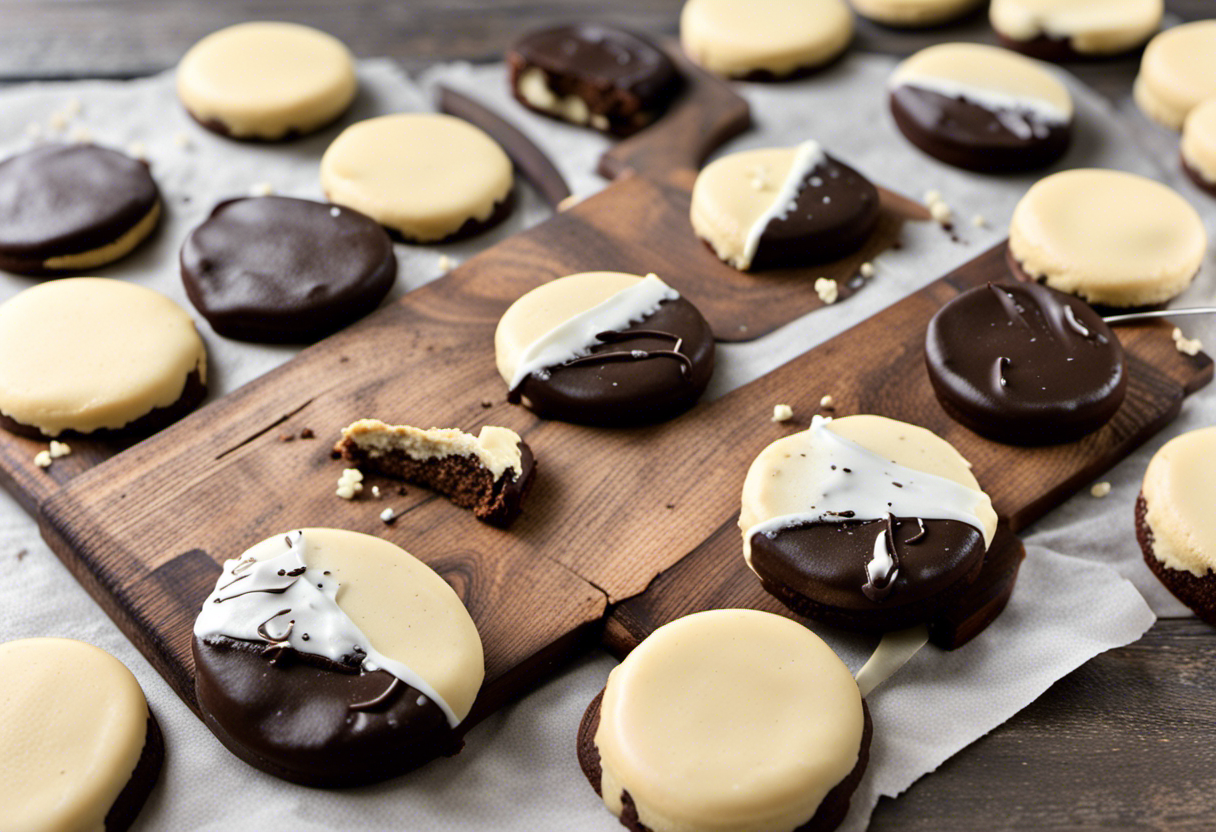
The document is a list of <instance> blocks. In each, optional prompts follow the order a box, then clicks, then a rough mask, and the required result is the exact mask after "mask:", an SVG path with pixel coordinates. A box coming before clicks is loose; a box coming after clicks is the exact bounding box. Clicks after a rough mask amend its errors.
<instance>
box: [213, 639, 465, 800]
mask: <svg viewBox="0 0 1216 832" xmlns="http://www.w3.org/2000/svg"><path fill="white" fill-rule="evenodd" d="M193 653H194V667H195V691H196V693H197V694H198V703H199V708H200V710H201V711H202V713H203V718H204V720H205V721H206V723H207V727H208V728H210V729H211V731H212V732H213V733H214V734H215V735H216V737H217V738H218V739H219V741H220V742H222V743H223V744H224V745H225V746H227V748H228V750H229V751H231V752H232V753H233V754H235V755H236V756H238V757H240V758H241V759H242V760H244V761H245V762H247V763H249V764H250V765H252V766H254V767H255V768H259V769H261V770H263V771H266V772H268V773H270V774H273V775H274V776H276V777H281V778H283V779H284V780H290V781H291V782H293V783H300V784H303V785H306V786H319V787H326V788H329V787H341V786H355V785H362V784H365V783H374V782H377V781H380V780H386V779H388V778H390V777H396V776H397V775H399V774H403V773H405V772H407V771H410V770H411V769H414V768H417V767H418V766H420V765H422V764H423V763H426V762H429V761H430V760H432V759H434V758H435V757H439V756H443V755H452V754H455V753H456V752H458V751H459V750H460V749H461V747H462V746H463V744H464V741H463V740H462V739H461V737H460V736H459V735H458V734H457V732H456V731H454V730H453V729H452V728H451V727H450V726H449V725H448V722H447V718H446V717H445V716H444V714H443V711H442V710H441V709H440V708H439V706H438V705H436V704H435V703H434V702H432V701H431V700H430V699H429V698H423V697H422V694H421V693H420V692H419V691H418V690H416V689H415V688H412V687H410V686H409V685H407V684H405V683H404V682H402V681H400V680H398V679H397V678H396V677H394V676H392V675H391V674H389V673H387V672H386V671H383V670H377V671H375V672H373V673H367V672H362V671H360V670H359V669H358V668H356V667H353V666H347V665H342V664H337V663H335V662H330V661H327V660H326V659H323V658H321V657H317V656H308V655H305V654H302V653H298V652H296V651H294V650H292V649H291V648H290V647H284V648H281V652H280V648H278V647H270V648H269V649H267V646H266V645H262V644H254V643H252V642H245V641H237V640H234V639H224V638H221V639H215V640H214V641H203V640H201V639H198V638H195V639H194V640H193ZM390 686H391V689H390ZM386 691H387V692H388V695H387V696H384V694H385V692H386ZM381 699H382V700H383V701H378V700H381ZM420 699H421V702H422V704H419V701H420ZM369 703H375V704H369ZM357 705H362V706H363V707H352V706H357Z"/></svg>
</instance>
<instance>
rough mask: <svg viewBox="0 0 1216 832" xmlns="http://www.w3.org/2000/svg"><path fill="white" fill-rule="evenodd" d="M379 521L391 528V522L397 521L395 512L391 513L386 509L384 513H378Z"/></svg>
mask: <svg viewBox="0 0 1216 832" xmlns="http://www.w3.org/2000/svg"><path fill="white" fill-rule="evenodd" d="M380 519H381V520H383V521H384V524H385V525H386V526H391V525H392V524H393V521H394V520H396V519H397V512H395V511H393V510H392V509H391V508H386V509H385V510H384V511H382V512H380Z"/></svg>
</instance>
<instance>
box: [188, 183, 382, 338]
mask: <svg viewBox="0 0 1216 832" xmlns="http://www.w3.org/2000/svg"><path fill="white" fill-rule="evenodd" d="M181 271H182V283H183V284H184V285H185V287H186V294H187V295H188V296H189V298H190V302H191V303H193V304H194V307H195V308H196V309H198V311H199V312H200V313H202V315H203V317H204V318H206V319H207V321H208V322H209V323H210V324H211V326H212V328H213V329H215V331H216V332H218V333H219V334H220V335H224V336H226V337H228V338H236V339H239V340H242V341H265V342H311V341H315V340H317V339H319V338H322V337H324V336H326V335H328V334H330V333H331V332H335V331H337V330H339V329H341V328H342V327H344V326H346V325H347V324H349V323H353V322H354V321H357V320H358V319H359V318H362V317H363V316H364V315H366V314H367V313H369V312H371V311H372V310H373V309H375V308H376V307H377V306H379V305H380V301H382V300H383V299H384V296H385V295H387V294H388V292H389V290H390V289H391V288H392V287H393V282H394V281H395V280H396V278H397V258H396V256H394V254H393V243H392V240H390V239H389V236H388V234H387V233H386V232H385V230H384V229H383V228H382V227H381V226H380V225H379V224H377V223H376V222H374V221H372V220H370V219H368V218H367V217H365V216H363V215H362V214H360V213H359V212H358V211H354V210H352V209H350V208H339V207H337V206H334V205H326V204H324V203H321V202H312V201H311V200H306V199H290V198H288V197H280V196H265V197H252V198H248V199H233V200H228V201H227V202H221V203H220V204H219V205H217V206H216V207H215V210H213V211H212V212H211V216H210V217H208V218H207V220H206V221H205V222H203V223H202V225H200V226H199V227H198V228H196V229H194V231H192V232H191V233H190V236H189V237H187V238H186V242H185V244H184V245H183V246H182V251H181Z"/></svg>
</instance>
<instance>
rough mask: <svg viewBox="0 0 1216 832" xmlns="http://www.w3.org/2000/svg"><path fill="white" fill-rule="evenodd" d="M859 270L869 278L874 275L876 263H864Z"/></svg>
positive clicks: (863, 275)
mask: <svg viewBox="0 0 1216 832" xmlns="http://www.w3.org/2000/svg"><path fill="white" fill-rule="evenodd" d="M858 271H860V272H861V276H862V277H864V278H866V279H869V278H871V277H873V276H874V271H875V269H874V264H873V263H862V264H861V268H860V269H858Z"/></svg>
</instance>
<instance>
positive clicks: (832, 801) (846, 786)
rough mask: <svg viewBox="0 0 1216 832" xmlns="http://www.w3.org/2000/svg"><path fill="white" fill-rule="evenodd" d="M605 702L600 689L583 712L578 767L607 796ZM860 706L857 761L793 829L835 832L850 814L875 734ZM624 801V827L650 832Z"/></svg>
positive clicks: (624, 796)
mask: <svg viewBox="0 0 1216 832" xmlns="http://www.w3.org/2000/svg"><path fill="white" fill-rule="evenodd" d="M603 701H604V692H603V691H602V690H601V691H600V692H599V693H597V694H596V696H595V698H594V699H592V700H591V704H590V705H588V706H587V710H586V711H584V712H583V719H582V721H581V722H580V723H579V726H578V739H577V741H576V751H577V754H578V764H579V767H580V768H581V769H582V770H583V774H584V775H586V777H587V781H588V782H589V783H591V787H592V788H593V789H595V793H596V794H598V795H599V796H600V797H603V796H604V795H603V791H602V787H601V781H602V780H603V768H602V767H601V765H600V752H599V749H598V748H597V747H596V745H595V732H596V731H598V730H599V727H600V705H601V704H602V703H603ZM861 709H862V714H863V715H864V717H865V724H864V727H863V728H862V733H861V747H860V748H858V750H857V764H856V765H854V766H853V769H852V771H850V772H849V773H848V775H846V776H845V778H844V779H843V780H841V781H840V782H839V783H837V784H836V785H835V786H833V787H832V789H831V790H830V791H829V792H828V793H827V794H826V795H824V797H823V801H822V802H821V803H820V804H819V808H818V809H817V810H816V811H815V814H814V815H813V816H812V817H811V819H810V820H808V821H807V822H806V823H804V824H802V825H801V826H798V827H796V828H794V829H793V830H791V832H832V830H833V829H835V828H836V827H837V826H839V825H840V824H841V822H842V821H843V820H844V819H845V816H846V815H847V814H848V813H849V801H850V799H851V798H852V797H853V792H855V791H856V790H857V786H858V784H859V783H861V777H862V775H863V774H865V771H866V766H867V765H868V764H869V762H870V740H871V739H872V737H873V736H874V721H873V720H872V719H870V708H869V706H868V705H867V704H866V701H865V700H864V699H863V700H861ZM621 804H622V807H623V811H622V812H621V818H620V821H621V825H622V826H624V827H625V828H627V829H628V830H629V832H651V829H650V827H648V826H645V825H644V824H643V823H642V822H641V821H640V820H638V810H637V807H636V806H635V805H634V802H633V797H632V796H631V795H630V794H629V792H628V791H622V793H621Z"/></svg>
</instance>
